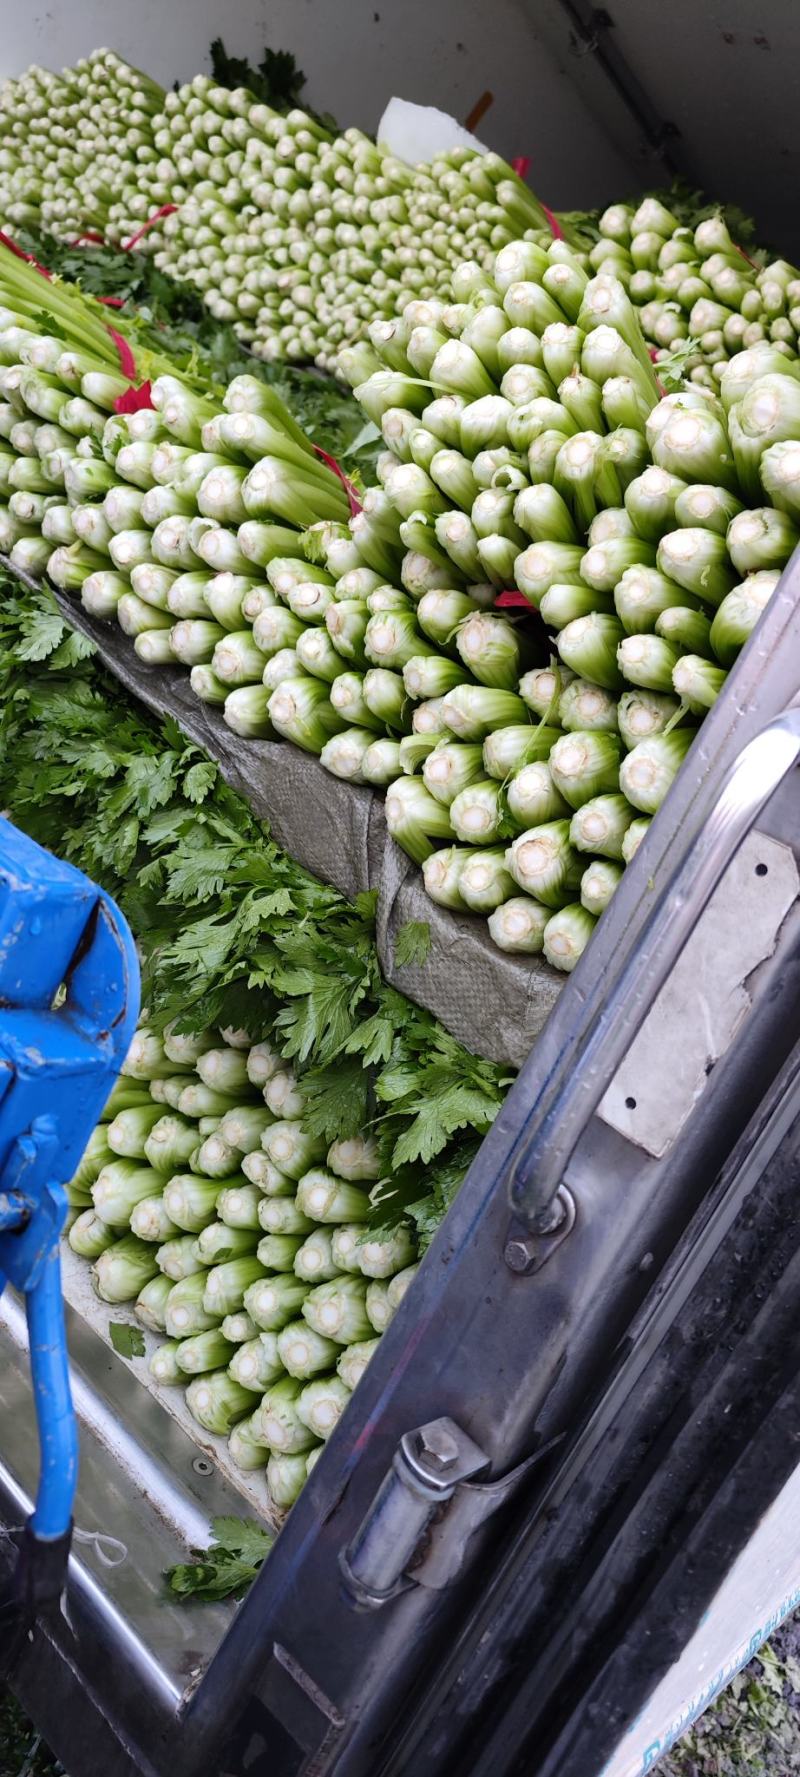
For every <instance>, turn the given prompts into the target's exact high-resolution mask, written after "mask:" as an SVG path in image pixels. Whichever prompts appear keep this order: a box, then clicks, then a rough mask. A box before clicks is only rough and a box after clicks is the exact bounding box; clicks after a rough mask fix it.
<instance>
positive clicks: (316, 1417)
mask: <svg viewBox="0 0 800 1777" xmlns="http://www.w3.org/2000/svg"><path fill="white" fill-rule="evenodd" d="M304 1104H305V1101H304V1095H303V1087H302V1082H301V1081H298V1080H297V1079H296V1078H295V1077H294V1075H293V1073H292V1072H291V1070H290V1069H289V1068H288V1067H287V1066H286V1065H285V1064H284V1062H283V1061H282V1060H281V1058H280V1056H279V1055H278V1054H277V1053H276V1052H275V1051H274V1050H272V1049H271V1048H270V1047H269V1046H268V1045H267V1044H265V1043H256V1044H251V1042H250V1039H249V1037H248V1036H247V1034H246V1033H245V1032H236V1031H225V1032H217V1031H209V1032H207V1033H206V1034H205V1035H203V1036H199V1037H187V1036H180V1035H177V1034H176V1033H175V1032H174V1031H173V1032H171V1033H170V1032H167V1033H166V1035H165V1037H164V1039H163V1040H162V1039H160V1038H159V1037H157V1036H156V1035H155V1033H154V1032H152V1031H150V1030H148V1029H147V1028H144V1027H143V1028H142V1029H140V1030H139V1031H138V1032H137V1034H136V1037H135V1038H134V1042H133V1045H132V1047H131V1051H130V1054H129V1056H128V1059H127V1061H126V1064H125V1067H124V1069H123V1073H122V1075H121V1077H120V1079H119V1081H118V1083H117V1085H116V1087H115V1089H114V1092H113V1094H112V1096H111V1099H110V1101H109V1103H108V1105H107V1107H106V1111H105V1114H104V1118H103V1121H102V1122H101V1123H100V1124H99V1126H98V1128H97V1129H96V1130H95V1133H94V1135H93V1136H92V1139H91V1141H90V1143H89V1146H88V1148H87V1150H86V1153H85V1155H84V1158H83V1161H82V1163H81V1166H80V1168H79V1170H78V1173H77V1174H76V1176H75V1179H74V1180H73V1181H72V1183H71V1185H70V1186H69V1187H68V1194H69V1198H70V1204H71V1217H70V1220H71V1225H70V1230H69V1242H70V1245H71V1247H72V1249H73V1251H74V1252H75V1253H77V1254H78V1255H79V1256H80V1257H82V1258H84V1259H87V1260H90V1261H92V1280H93V1283H94V1287H95V1290H96V1292H97V1294H98V1296H99V1297H100V1298H101V1300H102V1301H104V1302H107V1303H109V1304H112V1305H116V1304H121V1303H126V1304H128V1303H129V1304H132V1305H133V1309H134V1312H135V1314H136V1316H137V1317H138V1319H139V1320H140V1321H141V1323H142V1325H143V1326H144V1327H146V1328H147V1329H148V1330H149V1331H151V1332H155V1333H157V1334H160V1335H162V1336H163V1337H162V1340H161V1342H160V1343H159V1344H158V1345H157V1346H156V1348H155V1351H154V1353H153V1355H152V1357H151V1360H150V1369H151V1372H152V1374H153V1376H154V1377H155V1379H156V1380H157V1381H158V1382H159V1383H161V1384H163V1385H165V1386H175V1387H183V1388H184V1389H185V1391H186V1402H187V1405H188V1407H189V1410H190V1412H191V1413H192V1415H193V1417H194V1418H195V1420H196V1421H197V1422H198V1424H199V1425H201V1426H202V1427H203V1428H204V1429H205V1430H206V1431H209V1432H214V1433H217V1434H222V1435H226V1436H228V1438H229V1449H230V1455H231V1457H232V1459H233V1461H234V1463H235V1464H236V1465H237V1466H238V1467H239V1468H242V1469H245V1470H264V1471H265V1474H266V1482H267V1487H268V1490H269V1493H270V1496H271V1498H272V1500H273V1503H274V1504H275V1505H276V1506H278V1507H284V1506H289V1505H291V1504H292V1502H293V1500H294V1499H295V1498H296V1496H297V1494H298V1493H299V1491H300V1488H301V1487H302V1485H303V1482H304V1480H305V1478H306V1475H307V1473H308V1471H309V1469H310V1467H311V1465H312V1463H313V1462H314V1461H315V1459H316V1457H317V1455H318V1454H319V1451H320V1449H321V1447H322V1444H323V1443H324V1441H325V1440H326V1439H327V1438H328V1437H329V1436H330V1433H331V1432H332V1431H333V1429H334V1426H335V1425H336V1423H337V1421H338V1419H339V1418H340V1416H341V1414H342V1412H343V1410H344V1408H345V1406H346V1404H347V1401H348V1400H349V1398H350V1395H351V1393H352V1391H353V1389H354V1388H355V1387H356V1384H357V1383H358V1381H359V1380H360V1378H361V1376H362V1375H363V1372H364V1370H365V1369H366V1366H367V1364H368V1363H369V1360H370V1358H371V1356H372V1354H373V1352H374V1350H375V1348H376V1345H377V1343H378V1339H379V1337H380V1335H381V1333H382V1332H383V1331H384V1329H385V1328H386V1326H387V1325H388V1323H389V1321H390V1319H391V1317H392V1315H393V1313H394V1312H395V1309H396V1308H397V1306H398V1305H399V1303H400V1301H401V1299H402V1296H403V1294H404V1292H405V1290H406V1289H407V1287H408V1285H409V1283H410V1282H411V1279H412V1277H413V1275H414V1271H415V1269H416V1263H415V1260H416V1249H415V1245H414V1240H413V1237H412V1234H411V1232H410V1230H409V1228H408V1227H406V1226H405V1225H404V1224H401V1225H400V1226H398V1227H397V1228H396V1229H395V1230H394V1231H393V1232H392V1233H391V1234H390V1235H388V1236H385V1237H373V1236H371V1235H370V1232H369V1229H368V1228H367V1227H366V1222H367V1218H368V1215H369V1213H370V1192H371V1191H373V1190H374V1189H375V1186H376V1183H377V1181H378V1179H379V1176H380V1165H379V1161H378V1156H377V1149H376V1147H375V1144H374V1142H373V1141H372V1139H371V1138H370V1136H369V1135H368V1134H364V1135H360V1136H357V1137H354V1138H352V1139H350V1140H341V1141H337V1142H334V1143H333V1146H332V1147H330V1149H329V1150H328V1152H327V1155H326V1152H325V1143H324V1142H322V1141H320V1140H319V1139H318V1138H317V1137H316V1136H314V1135H313V1134H311V1133H310V1132H309V1131H308V1129H307V1128H306V1127H305V1126H304V1122H303V1115H304Z"/></svg>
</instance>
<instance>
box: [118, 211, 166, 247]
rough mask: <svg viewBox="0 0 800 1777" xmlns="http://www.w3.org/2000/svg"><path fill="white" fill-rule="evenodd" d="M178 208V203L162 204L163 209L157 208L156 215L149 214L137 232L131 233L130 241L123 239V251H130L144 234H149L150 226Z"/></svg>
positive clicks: (153, 225)
mask: <svg viewBox="0 0 800 1777" xmlns="http://www.w3.org/2000/svg"><path fill="white" fill-rule="evenodd" d="M177 208H178V206H177V204H162V205H161V209H160V210H156V211H155V214H154V215H152V216H148V218H147V221H146V222H143V223H142V226H141V228H139V229H137V231H136V233H135V234H132V235H131V238H130V240H129V241H123V243H122V251H123V253H130V251H131V248H132V247H135V246H136V244H137V242H138V241H140V240H141V238H142V235H143V234H147V231H148V229H149V228H153V227H155V224H156V223H157V222H160V221H161V218H162V216H172V215H173V214H174V212H175V211H176V210H177Z"/></svg>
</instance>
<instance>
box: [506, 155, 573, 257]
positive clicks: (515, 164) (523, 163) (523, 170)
mask: <svg viewBox="0 0 800 1777" xmlns="http://www.w3.org/2000/svg"><path fill="white" fill-rule="evenodd" d="M530 165H531V156H530V155H529V154H518V155H517V158H516V160H512V162H511V170H512V172H513V173H516V175H517V178H518V179H525V178H527V175H528V170H529V168H530ZM536 202H537V203H538V205H539V208H540V209H541V210H544V213H545V216H546V217H547V220H548V222H549V224H550V233H551V235H552V236H553V240H554V241H563V240H564V238H565V237H564V230H563V228H562V227H561V223H560V222H559V220H558V217H557V216H556V215H555V214H554V212H553V211H552V210H549V209H548V207H547V205H546V204H543V203H542V200H541V198H540V197H539V198H537V199H536Z"/></svg>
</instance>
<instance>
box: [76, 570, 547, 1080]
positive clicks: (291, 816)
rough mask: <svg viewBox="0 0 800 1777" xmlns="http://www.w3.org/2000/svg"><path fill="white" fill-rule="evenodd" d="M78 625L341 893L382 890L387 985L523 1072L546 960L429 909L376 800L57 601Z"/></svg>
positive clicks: (541, 1011) (537, 1026) (538, 1023)
mask: <svg viewBox="0 0 800 1777" xmlns="http://www.w3.org/2000/svg"><path fill="white" fill-rule="evenodd" d="M56 598H57V600H58V603H59V606H60V608H61V610H62V611H63V612H64V615H65V616H68V617H69V620H70V622H71V623H73V624H74V625H75V626H76V627H77V628H79V629H81V630H83V631H84V633H85V634H86V635H89V636H91V638H92V640H93V641H94V642H96V644H97V648H98V652H99V654H100V657H101V659H102V660H103V661H104V662H105V664H106V666H108V667H109V668H110V669H111V671H112V672H113V673H114V674H115V675H116V677H117V678H118V679H121V681H122V683H123V684H124V685H127V686H128V688H129V690H131V691H133V692H134V693H135V694H136V696H137V697H138V698H140V699H141V701H142V702H143V703H145V704H147V705H149V707H150V708H151V709H153V710H155V711H156V712H165V713H168V714H169V715H172V716H174V717H175V718H176V720H177V721H178V722H179V723H180V726H181V728H182V729H183V730H184V732H185V733H186V734H188V735H189V736H190V738H191V739H192V740H194V741H197V743H198V744H199V745H200V746H202V747H203V748H204V749H205V751H206V752H207V753H209V754H210V755H211V757H212V758H214V759H216V760H217V762H218V764H219V767H220V770H221V771H222V774H223V776H224V778H225V779H226V781H227V782H228V783H229V784H231V785H232V787H233V788H234V789H236V790H238V791H240V793H241V794H242V795H243V796H244V797H245V798H246V800H247V802H248V803H249V805H250V807H251V808H252V809H253V812H254V813H255V814H257V815H259V816H260V817H261V818H262V819H263V820H265V821H267V822H268V824H269V827H270V830H271V832H272V833H273V834H274V836H275V838H276V840H277V841H278V843H279V844H280V845H282V846H283V847H284V849H285V850H286V851H287V852H289V853H290V855H291V856H292V857H293V858H296V859H297V861H298V863H300V864H303V865H305V867H306V869H308V870H311V871H313V873H314V875H316V876H320V877H322V878H324V879H325V880H326V881H328V882H332V883H334V884H335V885H336V887H337V888H339V889H341V891H342V893H343V894H345V895H348V896H350V897H351V898H352V897H353V896H354V895H357V894H359V893H360V892H361V890H363V889H377V890H378V915H377V933H378V950H379V954H380V960H381V967H382V969H383V972H384V975H385V976H386V979H387V980H388V981H391V982H392V983H393V985H394V986H396V987H397V988H399V989H400V991H401V992H403V993H407V994H408V995H409V996H410V997H411V999H414V1000H416V1001H417V1002H418V1004H419V1005H421V1006H427V1007H428V1008H429V1010H430V1011H432V1012H434V1013H435V1014H436V1016H437V1017H438V1018H440V1019H441V1021H442V1023H443V1024H444V1025H445V1026H446V1027H447V1029H448V1030H449V1031H451V1032H452V1034H453V1036H455V1037H458V1038H459V1040H460V1041H461V1042H463V1043H465V1044H466V1045H467V1047H468V1048H470V1049H473V1050H475V1051H476V1052H477V1053H478V1054H481V1055H484V1056H486V1057H487V1058H488V1059H490V1060H493V1061H508V1062H512V1063H513V1064H514V1066H517V1067H518V1066H520V1065H521V1063H522V1062H523V1061H524V1059H525V1056H526V1055H527V1053H528V1050H529V1049H530V1046H531V1043H532V1041H533V1039H534V1037H535V1036H536V1035H537V1033H538V1031H540V1030H541V1028H542V1025H543V1024H544V1022H545V1020H546V1018H547V1016H548V1014H549V1012H550V1011H551V1009H552V1007H553V1005H554V1004H555V1001H556V998H557V996H558V992H559V988H560V986H561V985H562V983H563V976H561V975H559V974H557V973H556V971H555V970H554V969H551V968H550V967H549V966H548V964H547V963H545V962H542V961H541V960H540V959H539V958H538V957H531V958H520V957H510V956H505V955H504V954H503V952H502V951H500V950H498V949H497V948H496V946H495V945H494V944H493V943H492V941H491V939H490V937H489V934H488V931H487V929H486V924H485V922H484V921H483V920H482V919H479V918H474V919H473V918H470V917H469V916H464V915H460V914H453V913H449V912H447V911H446V910H445V909H444V908H441V907H437V906H436V905H435V904H434V903H433V902H432V901H430V900H429V899H428V897H427V895H426V893H425V890H424V888H423V885H422V879H421V876H420V873H419V871H418V870H417V868H416V866H415V865H414V864H412V863H411V862H410V861H409V859H408V858H407V857H406V856H405V853H404V852H402V851H401V850H400V848H399V846H397V845H395V843H394V840H392V839H390V837H389V834H388V831H387V827H386V822H385V820H384V815H383V802H382V800H381V797H380V795H377V794H376V793H375V792H374V791H372V790H368V789H366V788H362V787H360V786H358V785H352V784H345V783H341V782H340V781H339V780H338V779H337V778H335V777H331V776H330V775H329V773H328V772H327V771H325V770H324V769H323V767H322V766H321V765H320V763H319V761H318V760H317V759H314V758H311V757H310V756H309V755H308V754H307V753H302V752H300V751H299V749H298V748H297V747H293V746H290V745H289V744H288V743H285V742H281V743H276V742H274V741H264V740H242V739H240V737H239V736H238V735H236V734H234V733H232V731H231V729H230V728H228V727H227V726H226V724H225V722H224V721H223V719H222V716H221V714H220V713H219V711H218V710H217V709H215V708H213V707H212V706H211V705H210V704H204V703H201V702H200V701H199V700H198V698H196V697H195V696H194V693H193V692H192V689H191V686H190V684H189V676H188V673H187V672H186V671H185V670H184V669H175V668H151V667H146V666H144V665H143V664H142V662H141V661H140V660H139V658H138V655H137V654H136V652H135V650H134V647H133V643H132V641H130V640H129V639H128V637H127V636H125V635H123V634H122V632H121V630H119V629H118V628H116V627H114V628H111V627H110V626H109V624H107V623H103V622H100V621H97V620H96V619H94V618H91V617H89V616H87V614H86V612H85V611H83V610H82V609H81V607H80V605H77V604H76V603H75V602H74V601H73V600H72V599H70V598H67V597H65V596H64V595H63V594H61V593H56ZM412 919H413V920H427V922H428V924H429V926H430V931H431V946H430V951H429V954H428V958H427V960H426V962H425V963H424V964H423V965H422V966H421V967H416V966H415V965H409V966H406V967H405V968H401V969H396V968H395V965H394V946H395V939H396V936H397V933H398V931H399V929H400V927H401V926H402V925H404V924H405V922H406V920H412Z"/></svg>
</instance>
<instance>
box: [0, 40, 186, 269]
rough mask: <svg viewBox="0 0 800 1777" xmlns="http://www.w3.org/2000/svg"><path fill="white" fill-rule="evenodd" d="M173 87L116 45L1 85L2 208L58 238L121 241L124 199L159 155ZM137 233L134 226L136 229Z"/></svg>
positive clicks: (18, 221) (11, 220) (17, 221)
mask: <svg viewBox="0 0 800 1777" xmlns="http://www.w3.org/2000/svg"><path fill="white" fill-rule="evenodd" d="M163 100H164V93H163V89H162V88H161V87H160V86H158V85H157V84H156V82H155V81H153V80H151V79H150V78H149V77H148V76H147V75H146V74H142V73H140V72H139V70H138V69H137V68H131V67H129V65H128V64H127V62H124V61H122V60H121V59H120V57H119V56H117V55H115V54H114V53H113V51H112V50H104V49H98V50H95V51H94V52H93V53H92V55H90V56H89V57H88V58H87V59H85V60H83V61H80V62H78V63H76V65H75V67H74V68H68V69H67V70H66V71H65V73H64V74H63V75H61V76H59V75H55V74H49V73H48V72H47V71H46V70H45V69H43V68H37V67H33V68H29V69H28V72H27V73H26V74H24V75H23V76H22V79H21V80H16V81H15V80H7V81H5V82H4V83H3V85H2V87H0V216H2V217H4V218H5V220H6V222H7V224H8V225H9V226H11V225H16V226H18V227H20V226H25V225H26V224H27V225H33V226H41V227H43V228H45V229H47V230H48V231H49V233H51V234H53V235H55V237H56V239H58V240H64V241H71V240H77V239H78V238H79V237H80V236H82V235H83V234H85V233H86V232H87V231H88V232H90V233H95V234H98V235H100V236H102V237H104V238H105V239H108V240H110V241H113V242H119V241H121V240H123V239H124V238H125V232H126V231H125V230H122V232H120V231H119V230H118V229H116V228H115V226H114V206H115V203H116V201H117V199H118V196H119V194H120V192H121V191H122V189H123V187H124V186H125V185H130V184H131V183H132V182H135V181H136V179H137V178H138V177H140V176H141V174H142V173H143V171H144V169H145V168H146V166H147V163H148V160H149V159H151V158H154V155H155V150H154V146H153V121H154V118H155V116H156V115H157V114H158V112H159V111H160V109H161V106H162V104H163ZM127 232H128V233H133V230H132V229H130V230H128V231H127Z"/></svg>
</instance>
